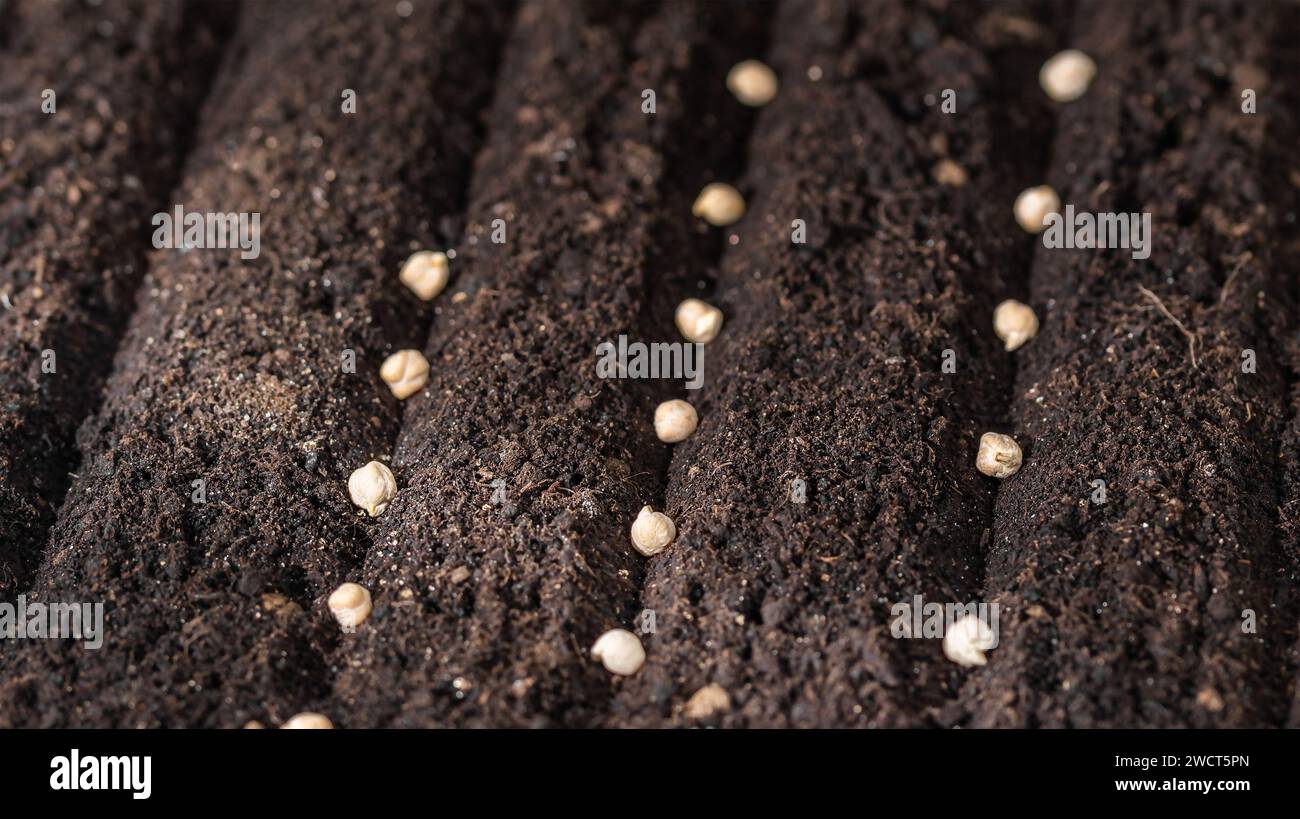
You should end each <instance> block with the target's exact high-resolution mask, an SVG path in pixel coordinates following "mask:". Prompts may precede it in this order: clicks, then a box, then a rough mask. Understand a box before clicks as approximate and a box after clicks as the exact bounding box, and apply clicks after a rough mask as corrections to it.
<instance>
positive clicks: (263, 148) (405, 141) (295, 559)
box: [0, 0, 506, 726]
mask: <svg viewBox="0 0 1300 819" xmlns="http://www.w3.org/2000/svg"><path fill="white" fill-rule="evenodd" d="M246 12H247V13H246V14H245V15H244V17H243V19H242V20H241V24H240V27H239V30H238V32H237V33H236V34H235V42H234V43H233V44H232V53H237V54H238V55H239V59H238V60H232V61H231V62H229V63H227V64H226V65H225V67H224V68H223V70H222V73H221V76H220V78H219V79H218V82H217V86H216V89H215V91H214V98H213V102H212V104H210V105H209V106H208V108H207V109H206V111H205V116H204V120H203V122H204V126H203V129H202V131H201V132H200V134H199V135H198V138H197V143H196V148H195V151H194V153H193V155H192V156H191V158H190V160H189V162H188V171H187V173H186V176H185V180H184V183H183V184H182V185H181V188H180V190H179V192H178V193H177V201H180V202H183V203H185V206H186V208H187V209H189V210H194V211H201V212H207V211H212V212H224V211H261V212H262V213H263V219H262V236H261V255H260V257H258V258H255V259H249V260H244V259H241V258H240V256H239V252H238V251H237V250H232V251H197V250H196V251H191V252H188V253H177V252H173V251H167V250H163V251H158V252H157V253H156V254H155V255H154V256H153V257H152V260H151V262H152V263H151V267H150V271H149V274H148V276H147V278H146V279H145V282H144V284H143V287H142V291H141V298H140V302H141V303H140V307H139V309H138V310H137V312H136V313H135V316H134V318H133V320H132V323H131V326H130V329H129V331H128V333H127V336H126V340H125V342H124V349H123V354H122V355H121V356H120V358H119V364H118V368H117V370H116V372H115V374H114V376H113V378H112V380H111V381H110V384H109V388H108V397H107V400H106V403H105V406H104V408H103V410H102V411H101V412H100V413H99V415H98V416H97V418H96V419H95V420H94V422H93V424H92V425H90V427H89V428H88V429H87V434H86V436H85V444H84V447H83V450H84V451H83V455H84V461H83V467H82V470H81V473H80V477H79V479H78V480H77V481H76V483H75V484H74V486H73V488H72V490H71V492H70V495H69V499H68V503H67V505H66V506H65V507H64V509H63V513H62V515H61V517H60V521H59V524H58V526H57V527H56V528H55V531H54V533H53V537H52V543H51V549H50V554H49V558H48V560H47V562H46V563H45V565H44V566H43V568H42V570H41V573H40V576H39V578H38V582H37V586H36V591H35V594H36V596H38V597H39V598H41V599H61V600H63V599H66V600H108V601H110V608H109V611H108V612H107V617H108V619H109V621H110V622H111V623H112V624H113V628H112V630H111V631H110V633H109V634H108V642H107V643H106V645H105V648H104V650H103V651H101V652H83V651H80V650H79V649H78V648H76V647H74V646H73V645H72V644H70V643H62V642H58V643H53V642H51V643H50V644H49V645H36V644H28V645H24V646H21V647H20V648H19V650H18V652H17V654H18V657H17V658H16V659H17V662H16V664H15V667H14V669H13V670H12V673H10V674H7V675H6V678H5V681H4V682H3V683H0V686H3V688H4V690H3V695H4V696H0V700H2V701H3V702H4V703H10V702H21V703H25V705H23V706H22V707H21V708H17V707H16V708H13V710H12V713H9V714H6V715H5V716H6V717H7V718H8V719H9V720H11V721H13V722H15V723H27V722H30V721H32V720H36V719H61V720H66V721H68V722H70V723H75V724H86V723H90V724H113V725H119V726H125V725H132V726H134V725H219V726H233V725H242V724H244V723H245V722H247V721H248V720H249V719H250V718H257V719H259V720H262V721H265V722H268V723H275V722H279V721H281V720H283V719H285V718H287V717H288V716H289V715H291V714H292V713H294V712H296V711H299V710H301V709H303V708H304V707H307V706H310V705H311V704H312V702H313V701H314V700H316V699H318V698H319V697H320V696H321V695H323V694H325V693H326V692H327V690H328V678H329V674H328V671H327V668H326V665H325V655H324V652H325V651H326V650H327V649H328V648H329V647H330V645H331V644H332V643H333V642H334V641H335V640H336V639H337V630H336V629H335V628H333V627H332V625H333V624H332V623H330V622H329V614H328V612H327V611H326V608H327V606H326V598H327V597H328V596H329V595H330V593H331V592H334V591H335V590H336V589H337V588H338V587H339V586H340V584H341V583H343V582H347V581H351V580H354V578H353V577H351V574H352V571H351V570H352V568H353V567H354V566H355V565H356V563H357V561H358V560H359V558H360V556H361V554H362V551H363V544H364V543H365V542H366V540H367V535H368V529H367V527H366V524H365V521H366V520H368V517H366V513H365V512H362V511H361V510H359V509H357V508H355V507H354V505H353V504H352V503H351V502H350V500H349V497H348V493H347V492H346V491H345V488H344V487H345V483H346V482H347V478H348V476H349V474H350V473H351V471H352V470H354V469H355V468H356V467H358V466H359V465H363V464H366V463H367V462H369V461H372V460H374V461H375V462H376V463H375V464H374V465H373V469H372V474H370V475H369V481H368V482H365V483H364V485H362V486H359V487H358V490H359V491H363V492H365V493H366V498H367V501H368V505H369V507H370V508H369V509H368V510H367V511H369V512H372V513H376V514H377V513H379V512H380V508H381V506H382V505H383V503H385V502H386V501H385V495H387V494H390V493H391V488H392V487H391V483H390V485H388V486H387V487H385V486H380V487H379V488H376V487H375V485H374V483H375V481H376V480H377V479H378V480H379V482H380V483H381V484H382V478H383V477H384V475H383V472H384V469H383V467H382V460H381V459H383V458H385V457H386V456H387V454H388V452H389V449H390V447H391V446H392V441H393V439H394V438H395V437H396V433H397V427H398V420H399V404H398V403H397V401H396V400H395V399H394V398H393V397H392V396H391V395H389V391H388V390H387V389H386V388H385V385H384V383H383V382H382V381H381V380H380V378H379V375H378V372H377V371H378V369H379V364H380V362H381V361H383V359H384V357H385V355H387V354H389V353H391V352H392V351H393V350H394V349H395V348H398V347H400V346H405V345H409V344H411V343H412V342H413V341H414V340H415V337H417V336H419V335H421V334H422V328H423V326H424V322H425V319H426V314H425V313H424V312H422V311H424V310H427V309H428V308H427V307H424V306H423V303H422V302H421V301H420V300H419V299H418V298H416V297H415V296H414V295H413V294H412V293H410V292H408V291H407V289H406V288H404V287H402V286H401V285H400V284H398V283H397V281H396V280H397V277H398V270H399V268H400V266H401V264H402V262H403V260H404V259H405V258H406V257H407V256H408V255H409V253H410V252H411V250H412V249H413V248H412V247H411V246H408V244H407V243H408V242H410V243H413V244H415V243H418V244H416V247H419V246H429V245H434V242H435V241H437V242H440V241H442V240H443V237H440V236H438V235H437V230H438V228H437V224H438V220H440V219H442V218H444V217H448V216H451V217H454V215H455V212H456V209H457V208H458V206H459V205H458V201H457V200H458V193H457V189H458V188H459V187H460V186H461V182H462V181H463V179H464V175H465V173H464V169H465V168H467V167H468V165H469V163H470V159H471V157H472V156H473V153H474V151H475V149H476V145H477V141H478V140H477V136H476V134H475V131H474V129H473V128H472V127H471V126H470V125H468V124H467V123H472V122H473V120H474V118H475V115H476V112H477V111H478V110H479V108H480V106H482V105H483V104H485V102H486V100H487V99H488V97H489V94H490V91H491V85H492V75H493V70H492V69H493V57H492V52H493V50H494V49H493V48H492V47H491V46H492V43H493V42H494V40H495V39H499V38H500V37H501V36H502V35H503V32H504V29H505V24H506V19H505V17H506V10H505V9H502V8H501V7H499V6H498V5H497V4H480V3H468V2H466V3H462V2H455V1H454V0H453V1H452V2H441V3H434V4H421V5H419V6H418V7H416V8H415V9H413V13H412V14H411V15H410V16H408V17H405V18H403V17H400V16H398V15H395V14H377V13H375V10H374V7H373V6H372V5H371V4H369V3H367V2H356V3H346V4H342V5H338V4H331V5H318V4H291V3H276V4H262V5H259V4H252V5H251V6H250V7H248V8H247V9H246ZM346 88H354V89H359V90H360V97H359V100H360V106H359V110H360V111H361V112H362V113H358V114H356V115H349V114H346V113H344V112H343V111H342V110H341V107H340V99H341V91H342V89H346ZM368 94H373V99H372V101H373V103H374V104H375V105H380V104H381V102H380V101H381V100H382V105H383V106H384V114H383V116H373V117H366V116H364V111H365V105H366V103H367V101H368V96H367V95H368ZM231 100H242V101H247V104H243V103H241V104H231V102H230V101H231ZM303 112H310V114H311V119H310V121H311V123H312V128H311V130H310V131H304V129H303V127H302V119H301V117H302V116H303ZM434 246H437V245H434ZM348 353H351V354H352V355H353V356H354V357H355V363H356V366H355V367H354V368H352V367H348V366H346V363H347V361H348ZM402 376H403V379H406V380H409V378H410V376H411V373H410V368H409V367H405V368H403V371H402ZM387 478H388V480H389V481H390V482H391V480H392V476H391V475H388V476H387ZM196 481H197V482H198V483H197V484H196V483H195V482H196ZM350 608H353V609H355V608H356V607H355V606H351V607H350ZM357 614H359V612H357ZM352 616H353V617H355V616H357V615H356V614H354V615H352ZM126 647H129V650H130V651H131V654H130V656H129V664H130V670H129V672H126V673H125V674H124V671H123V666H122V663H123V657H124V654H123V652H124V651H126V650H128V649H127V648H126ZM0 707H4V706H0ZM333 716H334V718H336V719H337V718H339V717H338V715H337V714H334V715H333Z"/></svg>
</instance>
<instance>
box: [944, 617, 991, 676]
mask: <svg viewBox="0 0 1300 819" xmlns="http://www.w3.org/2000/svg"><path fill="white" fill-rule="evenodd" d="M996 644H997V639H996V638H995V637H994V635H993V629H991V628H989V625H988V623H985V622H984V621H983V620H981V619H980V618H979V617H978V616H976V615H974V614H968V615H966V616H965V617H963V618H961V619H960V620H958V621H957V622H955V623H953V624H952V625H951V626H949V627H948V630H947V631H946V632H945V633H944V635H943V654H944V656H945V657H947V658H948V659H949V660H952V661H953V662H954V663H956V664H957V665H961V666H966V667H967V668H969V667H971V666H976V665H986V664H987V663H988V660H987V659H986V658H985V657H984V652H985V651H988V650H990V649H992V648H993V647H994V646H995V645H996Z"/></svg>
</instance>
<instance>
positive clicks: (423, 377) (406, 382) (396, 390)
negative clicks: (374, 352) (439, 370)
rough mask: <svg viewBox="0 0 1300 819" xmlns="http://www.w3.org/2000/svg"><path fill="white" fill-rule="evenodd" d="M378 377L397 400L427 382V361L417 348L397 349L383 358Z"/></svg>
mask: <svg viewBox="0 0 1300 819" xmlns="http://www.w3.org/2000/svg"><path fill="white" fill-rule="evenodd" d="M379 377H380V378H382V379H384V383H385V384H387V385H388V389H390V390H392V392H393V395H395V396H397V400H399V401H401V400H402V399H404V398H409V397H411V396H412V395H415V394H416V393H417V392H419V391H420V390H422V389H424V385H425V384H427V383H429V362H428V360H427V359H426V358H425V357H424V355H423V354H421V353H420V351H419V350H398V351H397V352H395V353H393V354H392V355H390V356H389V357H388V358H386V359H384V363H383V365H382V366H381V367H380V368H379Z"/></svg>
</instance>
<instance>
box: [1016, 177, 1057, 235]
mask: <svg viewBox="0 0 1300 819" xmlns="http://www.w3.org/2000/svg"><path fill="white" fill-rule="evenodd" d="M1014 210H1015V213H1016V222H1018V223H1019V224H1020V227H1022V228H1024V229H1025V230H1026V231H1028V232H1029V233H1042V232H1043V228H1045V227H1047V225H1046V224H1045V220H1046V219H1047V215H1048V214H1049V213H1059V212H1060V210H1061V197H1059V196H1057V195H1056V191H1054V190H1052V188H1051V186H1050V185H1039V186H1038V187H1036V188H1025V189H1024V190H1023V191H1021V192H1020V195H1019V196H1017V197H1016V204H1015V208H1014Z"/></svg>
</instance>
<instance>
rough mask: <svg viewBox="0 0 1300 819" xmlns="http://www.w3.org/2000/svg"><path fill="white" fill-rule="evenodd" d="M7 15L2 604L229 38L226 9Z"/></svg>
mask: <svg viewBox="0 0 1300 819" xmlns="http://www.w3.org/2000/svg"><path fill="white" fill-rule="evenodd" d="M5 14H6V15H7V17H8V21H6V22H5V23H4V24H3V25H0V28H3V29H4V32H5V33H4V40H5V42H4V46H3V48H4V69H3V71H0V297H3V299H4V304H3V306H2V307H0V544H3V545H4V548H3V549H0V600H8V599H12V598H13V597H14V596H15V595H16V594H18V593H19V592H21V591H22V590H23V589H24V588H25V587H26V585H27V584H28V583H29V582H30V580H31V576H32V574H34V573H35V571H36V568H37V566H38V565H39V562H40V557H41V553H42V549H43V547H44V544H45V537H46V534H47V532H48V530H49V527H50V526H51V524H53V522H54V517H55V512H56V511H57V509H58V506H59V503H60V501H61V500H62V499H63V494H64V492H66V491H67V487H68V482H69V473H70V472H72V471H73V470H74V469H75V468H76V465H77V452H76V442H75V440H74V434H75V432H76V429H77V426H78V424H80V423H81V421H82V420H83V419H85V418H86V417H87V416H88V415H89V414H90V413H91V412H93V411H94V409H95V406H96V405H97V403H98V399H99V390H100V387H101V386H102V385H103V383H104V380H105V376H106V375H107V373H108V371H109V369H110V365H111V363H112V359H113V350H114V347H115V346H116V344H117V340H118V338H119V337H120V335H121V332H122V329H123V327H124V326H125V325H126V322H127V320H128V319H129V318H130V315H131V310H132V308H133V307H134V300H133V297H134V294H135V289H136V286H137V285H138V284H139V282H140V278H141V276H143V274H144V269H145V266H146V258H147V251H148V248H149V245H148V244H147V243H146V242H145V241H142V240H141V239H142V237H144V236H146V235H147V234H146V233H145V232H144V231H143V230H142V228H141V226H142V225H148V224H149V218H150V217H151V216H152V215H153V213H154V212H156V211H158V210H160V209H161V208H163V207H165V206H166V201H165V199H166V196H167V193H168V191H169V190H170V189H171V188H172V186H173V185H174V184H175V183H176V177H177V174H178V173H179V172H180V167H181V162H182V160H183V158H184V156H185V152H186V150H187V143H188V141H189V138H190V134H191V132H192V130H193V128H194V124H195V119H196V117H197V114H198V109H199V105H200V103H202V101H203V98H204V95H205V89H206V87H207V85H208V82H209V79H210V77H211V75H212V73H213V72H214V71H215V68H216V64H217V59H218V56H219V54H220V50H221V42H222V40H223V39H224V38H225V37H226V35H227V34H228V33H229V32H228V29H229V24H228V14H227V11H226V10H222V9H219V8H213V7H211V6H201V5H196V4H191V5H182V4H180V3H175V2H162V3H159V2H118V3H109V4H106V5H104V6H103V7H101V8H99V9H96V10H93V11H90V10H82V11H80V12H74V10H73V8H72V4H71V3H53V2H45V1H44V0H32V1H31V2H23V3H18V4H17V5H16V7H14V8H11V9H6V10H5ZM10 21H11V22H10ZM46 89H49V90H51V91H53V92H54V95H55V96H54V97H53V102H54V106H55V107H54V112H53V113H45V112H44V111H43V109H42V102H43V99H44V98H43V93H44V91H45V90H46ZM45 351H50V352H51V353H52V354H53V358H52V363H53V372H49V371H48V370H49V368H45V367H43V364H44V363H45V362H46V361H49V360H51V359H45V358H43V353H44V352H45Z"/></svg>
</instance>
